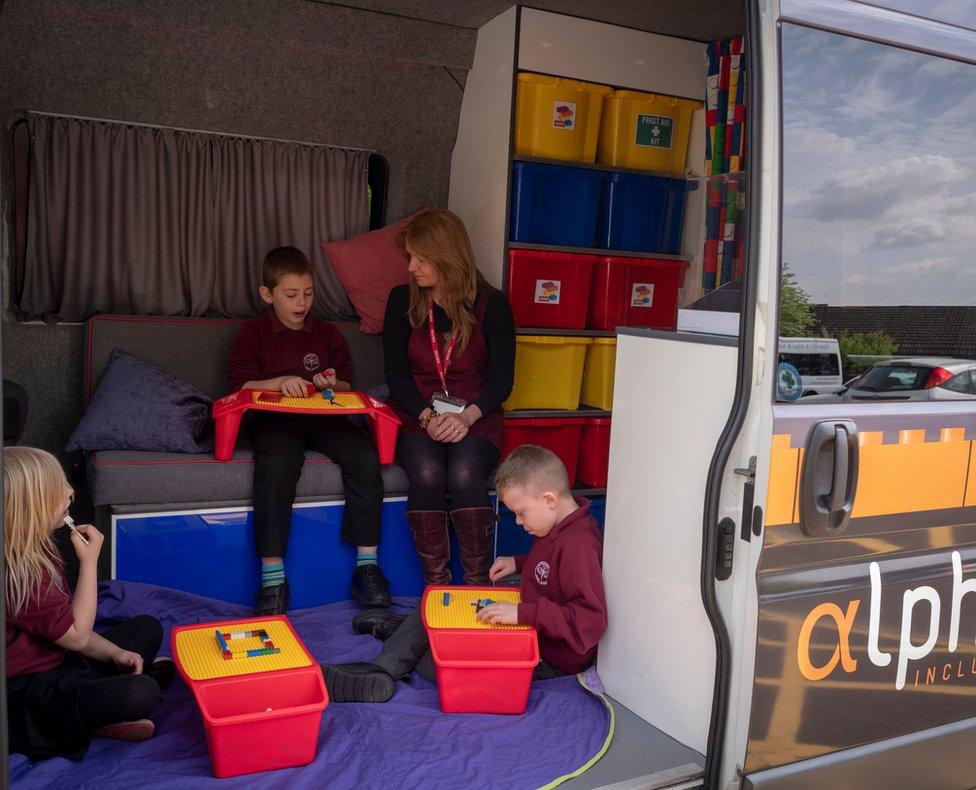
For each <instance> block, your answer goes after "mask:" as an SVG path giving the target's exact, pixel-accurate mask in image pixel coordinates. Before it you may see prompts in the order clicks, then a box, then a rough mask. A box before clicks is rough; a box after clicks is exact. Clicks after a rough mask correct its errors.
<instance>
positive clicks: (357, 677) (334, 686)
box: [320, 661, 396, 702]
mask: <svg viewBox="0 0 976 790" xmlns="http://www.w3.org/2000/svg"><path fill="white" fill-rule="evenodd" d="M320 666H321V668H322V676H323V677H324V678H325V687H326V688H327V689H328V690H329V700H330V701H331V702H386V701H387V700H388V699H389V698H390V697H392V696H393V690H394V686H395V685H396V684H395V682H394V680H393V678H392V677H391V676H390V675H389V674H388V673H386V672H384V671H383V670H382V669H380V668H379V667H378V666H376V664H368V663H366V662H365V661H359V662H356V663H354V664H321V665H320Z"/></svg>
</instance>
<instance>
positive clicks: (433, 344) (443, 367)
mask: <svg viewBox="0 0 976 790" xmlns="http://www.w3.org/2000/svg"><path fill="white" fill-rule="evenodd" d="M427 328H428V329H429V330H430V350H431V351H433V352H434V365H435V367H436V368H437V375H438V376H439V377H440V380H441V387H443V391H444V394H445V395H447V394H448V392H447V369H448V368H449V367H450V366H451V355H452V354H453V353H454V346H456V345H457V336H456V335H451V340H450V342H448V344H447V348H446V349H445V350H444V360H443V361H441V349H440V346H439V344H438V342H437V332H436V330H435V329H434V300H433V299H432V298H428V299H427Z"/></svg>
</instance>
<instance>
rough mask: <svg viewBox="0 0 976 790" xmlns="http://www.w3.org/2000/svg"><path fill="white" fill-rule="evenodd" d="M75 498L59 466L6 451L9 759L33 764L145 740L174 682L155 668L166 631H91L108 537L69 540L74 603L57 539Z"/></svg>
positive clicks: (147, 623)
mask: <svg viewBox="0 0 976 790" xmlns="http://www.w3.org/2000/svg"><path fill="white" fill-rule="evenodd" d="M73 495H74V492H73V491H72V489H71V486H69V485H68V481H67V479H66V478H65V476H64V471H63V470H62V469H61V466H60V464H59V463H58V461H57V459H55V458H54V456H52V455H51V454H50V453H47V452H44V451H43V450H37V449H35V448H33V447H9V448H6V449H4V451H3V522H4V533H5V540H4V561H5V564H6V574H5V578H4V584H5V593H6V614H7V624H6V655H7V700H8V703H7V704H8V716H9V722H8V723H9V732H10V750H11V751H12V752H20V753H22V754H26V755H27V756H28V757H30V758H31V759H44V758H47V757H55V756H64V757H73V758H80V757H82V756H83V755H84V753H85V751H86V750H87V748H88V742H89V738H90V737H92V736H96V735H100V736H105V737H114V738H121V739H124V740H144V739H146V738H149V737H151V736H152V734H153V731H154V729H155V727H154V725H153V722H152V721H151V720H150V719H149V718H148V717H149V714H150V713H151V711H152V709H153V707H154V706H155V705H156V703H157V702H158V700H159V695H160V685H161V684H166V683H168V681H169V680H171V679H172V676H173V665H172V661H170V660H169V659H163V660H160V661H158V662H156V663H154V660H155V659H156V653H157V651H158V650H159V646H160V643H161V641H162V635H163V633H162V627H161V626H160V624H159V622H158V621H157V620H155V619H154V618H152V617H148V616H145V615H140V616H138V617H133V618H131V619H129V620H126V621H125V622H122V623H120V624H119V625H117V626H115V627H114V628H111V629H110V630H108V631H107V632H105V633H104V634H103V635H99V634H97V633H95V632H94V631H93V630H92V627H93V625H94V622H95V610H96V605H97V590H96V586H97V581H98V579H97V563H98V553H99V550H100V549H101V546H102V534H101V533H100V532H98V530H96V529H95V528H94V527H93V526H91V525H90V524H83V525H80V526H78V527H77V529H76V530H75V531H72V533H71V544H72V547H73V548H74V551H75V553H76V554H77V555H78V562H79V573H78V584H77V586H76V589H75V593H74V596H72V595H71V591H70V590H69V588H68V583H67V581H66V579H65V577H64V571H63V568H62V561H61V558H60V557H59V555H58V551H57V549H56V547H55V544H54V539H53V533H54V530H56V529H58V528H59V527H61V526H62V525H64V524H65V518H66V517H67V516H68V508H69V506H70V504H71V500H72V498H73Z"/></svg>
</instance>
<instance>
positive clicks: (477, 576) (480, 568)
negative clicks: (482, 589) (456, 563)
mask: <svg viewBox="0 0 976 790" xmlns="http://www.w3.org/2000/svg"><path fill="white" fill-rule="evenodd" d="M451 520H452V521H453V522H454V530H455V531H456V532H457V538H458V545H459V546H460V547H461V567H462V568H463V569H464V583H465V584H488V570H489V569H490V568H491V555H492V548H493V545H492V544H493V539H494V536H495V511H494V509H493V508H490V507H463V508H460V509H459V510H452V511H451Z"/></svg>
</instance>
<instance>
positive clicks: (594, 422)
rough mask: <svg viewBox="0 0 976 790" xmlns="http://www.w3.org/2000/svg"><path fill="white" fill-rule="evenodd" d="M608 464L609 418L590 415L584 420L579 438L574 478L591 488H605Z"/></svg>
mask: <svg viewBox="0 0 976 790" xmlns="http://www.w3.org/2000/svg"><path fill="white" fill-rule="evenodd" d="M609 466H610V418H609V417H591V418H590V419H588V420H586V425H585V426H584V427H583V435H582V438H581V439H580V451H579V464H577V466H576V479H577V480H579V482H581V483H584V484H585V485H588V486H593V488H606V487H607V469H608V468H609Z"/></svg>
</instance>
